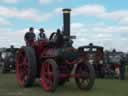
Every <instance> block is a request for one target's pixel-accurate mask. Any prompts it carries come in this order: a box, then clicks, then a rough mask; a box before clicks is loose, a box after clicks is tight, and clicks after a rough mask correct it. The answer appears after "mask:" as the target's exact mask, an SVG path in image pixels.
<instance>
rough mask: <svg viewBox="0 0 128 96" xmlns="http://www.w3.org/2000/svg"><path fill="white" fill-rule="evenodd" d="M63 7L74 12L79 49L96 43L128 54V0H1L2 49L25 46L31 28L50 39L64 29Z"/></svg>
mask: <svg viewBox="0 0 128 96" xmlns="http://www.w3.org/2000/svg"><path fill="white" fill-rule="evenodd" d="M62 8H71V9H72V18H71V32H72V33H71V34H72V35H76V36H77V39H76V40H74V46H75V47H78V46H82V45H87V44H88V43H90V42H93V43H94V44H96V45H101V46H104V47H105V49H112V48H117V50H124V51H128V0H0V47H9V46H10V45H11V44H13V45H15V46H16V47H20V46H22V45H23V44H24V39H23V37H24V34H25V32H26V31H27V30H28V28H29V27H30V26H33V27H34V28H35V29H36V30H35V32H36V33H38V29H39V28H40V27H44V28H45V30H46V34H47V35H48V36H49V34H51V33H52V32H53V31H56V29H57V28H62V23H63V21H62V12H61V10H62Z"/></svg>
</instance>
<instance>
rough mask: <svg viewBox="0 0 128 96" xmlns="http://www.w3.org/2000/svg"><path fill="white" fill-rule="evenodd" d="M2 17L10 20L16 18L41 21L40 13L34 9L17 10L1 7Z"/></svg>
mask: <svg viewBox="0 0 128 96" xmlns="http://www.w3.org/2000/svg"><path fill="white" fill-rule="evenodd" d="M0 16H4V17H8V18H10V17H14V18H21V19H28V20H34V21H39V20H40V19H41V16H40V14H39V12H38V11H37V10H35V9H32V8H29V9H21V10H19V9H16V8H7V7H3V6H0Z"/></svg>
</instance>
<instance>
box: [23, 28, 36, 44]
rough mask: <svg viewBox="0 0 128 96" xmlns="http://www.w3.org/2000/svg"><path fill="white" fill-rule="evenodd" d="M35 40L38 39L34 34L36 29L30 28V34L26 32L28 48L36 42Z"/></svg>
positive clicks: (25, 37)
mask: <svg viewBox="0 0 128 96" xmlns="http://www.w3.org/2000/svg"><path fill="white" fill-rule="evenodd" d="M35 38H36V36H35V33H34V28H33V27H30V28H29V32H26V34H25V36H24V39H25V42H26V45H27V46H32V44H33V43H34V41H35Z"/></svg>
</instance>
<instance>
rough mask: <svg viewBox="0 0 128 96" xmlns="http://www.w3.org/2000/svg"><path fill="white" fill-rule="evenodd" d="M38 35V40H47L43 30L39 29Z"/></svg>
mask: <svg viewBox="0 0 128 96" xmlns="http://www.w3.org/2000/svg"><path fill="white" fill-rule="evenodd" d="M39 31H40V32H39V34H38V40H47V36H46V35H45V30H44V29H43V28H40V29H39Z"/></svg>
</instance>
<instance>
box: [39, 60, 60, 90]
mask: <svg viewBox="0 0 128 96" xmlns="http://www.w3.org/2000/svg"><path fill="white" fill-rule="evenodd" d="M58 76H59V74H58V66H57V64H56V62H55V60H53V59H47V60H46V61H44V62H43V64H42V68H41V76H40V77H41V86H42V87H43V88H44V90H45V91H49V92H53V91H55V89H56V87H57V85H58Z"/></svg>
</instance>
